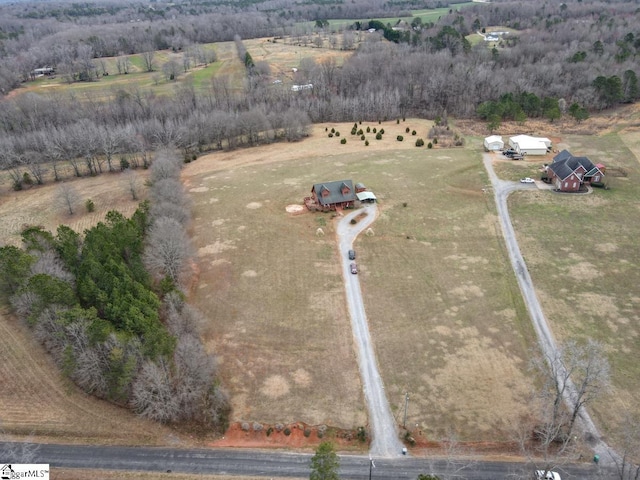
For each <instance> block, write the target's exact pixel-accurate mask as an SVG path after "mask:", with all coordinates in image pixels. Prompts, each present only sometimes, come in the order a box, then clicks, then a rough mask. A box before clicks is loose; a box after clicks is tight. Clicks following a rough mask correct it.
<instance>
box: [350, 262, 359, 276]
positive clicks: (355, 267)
mask: <svg viewBox="0 0 640 480" xmlns="http://www.w3.org/2000/svg"><path fill="white" fill-rule="evenodd" d="M350 268H351V273H353V274H356V273H358V266H357V265H356V263H355V262H353V263H352V264H351V265H350Z"/></svg>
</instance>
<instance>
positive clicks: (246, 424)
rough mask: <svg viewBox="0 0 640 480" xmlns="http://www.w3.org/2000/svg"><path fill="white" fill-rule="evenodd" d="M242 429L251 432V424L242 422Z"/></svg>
mask: <svg viewBox="0 0 640 480" xmlns="http://www.w3.org/2000/svg"><path fill="white" fill-rule="evenodd" d="M240 428H241V429H242V431H243V432H248V431H249V428H250V427H249V422H242V423H241V424H240Z"/></svg>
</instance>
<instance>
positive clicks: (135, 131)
mask: <svg viewBox="0 0 640 480" xmlns="http://www.w3.org/2000/svg"><path fill="white" fill-rule="evenodd" d="M392 5H393V6H392ZM447 5H448V4H447ZM433 6H443V4H442V2H437V3H435V2H432V1H425V2H410V1H407V2H393V3H392V2H385V1H383V0H378V1H375V2H369V1H366V2H365V1H364V0H361V1H354V2H349V4H342V3H339V2H319V4H318V5H312V4H304V5H302V4H298V3H296V2H293V1H290V0H280V1H265V2H226V3H224V4H219V3H218V2H216V1H215V0H211V1H208V2H184V3H180V2H177V3H170V4H169V3H166V4H165V3H162V2H157V3H154V4H151V6H149V5H146V4H145V5H143V4H131V3H125V2H118V1H114V2H108V1H104V2H91V3H82V4H79V3H64V2H46V3H45V2H20V3H11V4H5V5H1V4H0V93H2V94H4V95H5V98H3V99H1V100H0V102H1V108H0V164H1V165H2V166H3V167H4V168H7V169H9V170H10V171H11V173H12V177H13V186H14V188H20V187H21V184H22V180H23V179H24V173H25V172H27V173H28V174H29V177H28V180H29V181H32V182H34V183H40V182H42V181H43V173H42V167H41V165H42V163H43V162H48V163H49V165H50V166H51V168H52V169H53V173H54V177H55V178H58V170H57V166H58V165H59V164H61V163H66V164H70V165H71V166H72V170H73V172H74V174H75V175H77V176H81V175H86V174H96V173H100V172H102V171H103V170H113V169H120V168H124V167H129V166H130V167H136V166H139V165H143V166H144V165H146V163H147V152H149V151H152V150H155V149H156V148H158V147H161V146H166V145H175V146H178V147H179V148H181V149H183V151H184V152H185V154H186V155H189V156H190V155H192V152H197V151H198V150H202V149H210V148H223V147H224V148H234V147H237V146H240V145H241V144H243V143H248V144H255V143H256V142H269V141H274V140H277V139H278V138H285V139H287V140H296V139H297V138H299V137H300V136H301V135H304V134H305V132H306V127H307V126H308V125H309V123H310V122H320V121H329V120H331V121H355V120H381V119H393V118H400V117H405V116H421V117H427V118H434V117H436V116H442V115H453V116H457V117H472V116H475V115H477V109H478V106H479V105H481V104H483V102H488V101H493V102H498V101H500V99H504V98H505V95H507V96H508V95H509V94H510V95H512V96H516V97H517V96H521V97H522V95H525V96H526V95H532V96H533V98H539V99H551V103H552V104H553V105H554V106H555V105H559V109H560V110H561V112H560V113H565V112H564V111H563V110H567V107H568V106H569V105H573V106H574V108H578V107H579V108H580V109H584V110H583V111H586V112H588V111H593V110H600V109H604V108H609V107H613V106H615V105H616V104H618V103H621V102H634V101H635V100H636V99H637V98H638V96H639V91H638V84H637V76H636V72H635V69H637V55H638V51H640V15H638V8H639V6H638V3H637V2H636V1H629V0H608V1H602V0H568V1H567V2H564V3H561V2H556V1H546V2H524V1H518V2H514V1H495V2H491V3H489V4H484V3H479V4H477V5H472V6H467V7H465V8H462V9H461V10H460V11H459V12H456V11H455V10H450V13H449V14H448V15H445V16H443V17H441V18H440V20H438V22H437V23H435V24H434V23H424V24H423V23H422V22H412V24H411V27H410V28H408V29H407V28H405V30H403V31H399V30H392V28H391V27H392V26H391V25H387V26H384V25H383V24H381V23H378V24H377V26H383V27H385V28H384V29H383V30H380V29H379V30H378V32H376V34H373V35H368V36H367V37H366V38H367V40H366V41H365V42H364V43H363V44H361V45H360V46H359V47H358V48H357V50H354V53H353V55H352V56H351V57H350V58H349V60H348V61H347V62H346V63H345V64H344V65H343V66H342V67H340V68H338V67H337V66H336V65H335V64H334V63H333V62H331V61H326V62H323V63H319V64H317V63H314V62H305V64H304V65H301V68H300V71H299V76H300V77H301V79H302V80H303V81H307V82H308V83H313V86H314V88H313V90H312V91H305V92H293V91H291V90H290V89H287V88H274V85H273V84H272V78H271V77H270V75H269V69H268V67H265V66H259V65H253V64H250V65H247V74H246V79H245V82H244V86H242V87H240V86H238V85H232V84H231V80H230V79H229V78H224V77H222V78H220V77H215V78H212V79H211V81H210V86H209V88H207V89H205V91H195V90H194V88H193V87H192V86H189V85H188V84H184V85H182V87H181V88H180V89H179V90H178V92H177V94H176V95H174V96H171V97H158V96H154V95H153V94H151V93H149V92H144V91H139V90H130V91H129V90H126V89H124V90H123V89H121V90H118V91H115V92H113V94H112V96H111V98H109V99H107V100H105V101H100V102H95V101H84V100H83V101H78V100H77V99H76V98H74V97H72V96H67V95H39V94H33V93H28V94H23V95H17V96H12V95H10V92H11V91H12V89H14V88H15V87H17V86H19V85H20V84H21V83H22V82H25V81H28V80H29V78H30V75H32V72H33V71H34V69H36V68H41V67H43V66H49V67H52V68H55V69H56V71H58V72H67V73H69V74H70V75H72V76H71V77H70V78H72V79H73V80H74V81H83V80H85V81H86V80H89V79H90V78H89V77H90V75H89V73H90V72H95V71H98V70H99V64H100V59H101V58H104V57H106V56H118V55H125V54H131V53H134V52H142V53H143V54H144V53H145V52H146V53H148V54H149V55H151V54H152V52H153V51H156V50H158V49H173V50H175V51H185V50H186V49H191V51H192V52H196V53H197V52H198V51H199V50H198V48H199V47H198V46H199V45H200V44H201V43H203V42H216V41H223V40H231V39H234V38H235V39H236V40H237V43H238V45H241V44H242V41H241V40H239V39H242V38H250V37H256V36H260V37H264V36H274V37H280V36H287V35H292V36H295V35H301V33H308V34H311V33H313V32H314V31H318V30H319V29H325V30H328V32H327V33H328V34H330V35H335V36H336V38H341V39H342V41H341V42H338V41H335V42H331V43H332V46H333V48H347V49H351V48H353V43H352V41H350V40H349V39H350V38H351V37H350V32H353V29H355V28H358V27H359V28H362V29H366V28H367V27H368V26H369V21H368V19H370V18H372V17H373V16H375V15H385V16H391V15H401V14H407V12H408V11H409V9H413V8H426V7H433ZM444 6H446V5H444ZM345 17H348V18H351V19H357V18H360V19H362V20H359V21H358V20H354V23H353V24H351V25H349V26H348V27H345V28H344V29H343V30H342V31H337V30H336V29H332V27H331V26H330V24H329V22H327V21H325V20H326V19H331V18H345ZM305 20H307V21H308V22H307V23H300V22H302V21H305ZM314 20H315V22H314ZM493 26H502V27H508V28H511V29H514V30H515V32H514V33H512V34H511V35H509V36H505V37H503V39H502V41H500V42H499V44H498V45H496V46H495V47H494V48H488V47H487V45H486V44H485V42H482V41H481V42H479V43H477V44H475V45H472V44H471V43H470V42H469V41H468V40H467V39H466V36H467V35H469V34H470V33H473V32H481V31H482V30H483V29H486V28H488V27H493ZM382 31H384V36H383V35H382V34H381V32H382ZM398 32H399V33H398ZM387 33H389V35H387ZM338 36H339V37H338ZM385 37H388V38H391V40H392V41H389V40H387V38H385ZM345 39H346V40H345ZM196 53H194V55H195V54H196ZM248 53H249V54H250V52H248ZM143 57H144V55H143ZM209 60H214V59H209ZM258 67H262V68H258ZM521 97H518V98H521ZM521 103H522V102H521ZM523 108H525V111H526V113H527V115H528V116H541V115H543V111H542V110H539V109H538V110H536V109H532V110H531V111H527V110H526V107H524V106H523ZM501 115H503V116H504V115H505V113H504V112H501ZM554 115H555V116H557V114H554ZM554 115H550V116H549V118H550V119H551V120H553V118H554ZM483 118H487V116H486V115H485V116H484V117H483ZM576 118H577V117H576ZM116 156H117V157H116ZM123 159H124V160H123Z"/></svg>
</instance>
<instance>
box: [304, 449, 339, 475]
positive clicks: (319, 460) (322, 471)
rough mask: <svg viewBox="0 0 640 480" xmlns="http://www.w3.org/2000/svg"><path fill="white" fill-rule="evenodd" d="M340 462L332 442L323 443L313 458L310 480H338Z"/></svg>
mask: <svg viewBox="0 0 640 480" xmlns="http://www.w3.org/2000/svg"><path fill="white" fill-rule="evenodd" d="M339 467H340V462H339V460H338V455H336V452H335V451H334V450H333V445H332V444H331V443H330V442H322V443H321V444H320V445H319V446H318V449H317V450H316V454H315V455H314V456H313V457H312V458H311V475H310V476H309V480H338V479H339V478H340V477H339V476H338V468H339Z"/></svg>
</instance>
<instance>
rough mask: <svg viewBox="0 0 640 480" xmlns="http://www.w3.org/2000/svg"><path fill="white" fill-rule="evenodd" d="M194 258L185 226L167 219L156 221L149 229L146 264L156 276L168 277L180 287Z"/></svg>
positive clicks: (162, 218)
mask: <svg viewBox="0 0 640 480" xmlns="http://www.w3.org/2000/svg"><path fill="white" fill-rule="evenodd" d="M191 257H192V252H191V244H190V242H189V237H188V236H187V234H186V232H185V230H184V228H183V226H182V225H181V224H180V223H178V222H177V221H176V220H174V219H172V218H167V217H160V218H157V219H155V221H154V222H153V224H152V225H151V228H150V229H149V236H148V244H147V248H146V249H145V254H144V259H145V264H146V265H147V267H148V268H149V270H150V271H151V272H153V273H154V274H155V275H156V276H158V277H162V276H166V277H168V278H170V279H171V280H172V281H173V282H174V284H176V285H180V283H181V280H182V277H183V274H184V272H185V269H186V268H187V267H188V263H189V260H190V259H191Z"/></svg>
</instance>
